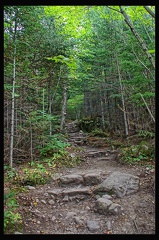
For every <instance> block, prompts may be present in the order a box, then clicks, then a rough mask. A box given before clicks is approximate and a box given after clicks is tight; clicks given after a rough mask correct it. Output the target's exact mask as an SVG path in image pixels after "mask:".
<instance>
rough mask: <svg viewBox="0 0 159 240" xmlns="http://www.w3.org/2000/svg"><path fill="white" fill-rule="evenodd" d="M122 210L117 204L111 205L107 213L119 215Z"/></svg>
mask: <svg viewBox="0 0 159 240" xmlns="http://www.w3.org/2000/svg"><path fill="white" fill-rule="evenodd" d="M123 210H124V209H123V207H122V206H121V205H119V204H117V203H112V204H111V205H110V207H109V209H108V211H109V213H111V214H113V215H118V214H121V213H122V212H123Z"/></svg>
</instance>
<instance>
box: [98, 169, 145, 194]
mask: <svg viewBox="0 0 159 240" xmlns="http://www.w3.org/2000/svg"><path fill="white" fill-rule="evenodd" d="M139 181H140V180H139V178H138V177H137V176H134V175H132V174H127V173H122V172H114V173H112V174H111V175H110V176H109V177H107V178H106V179H105V180H104V181H103V182H102V183H100V184H98V185H97V186H96V189H95V190H94V192H95V193H100V192H106V193H112V194H115V195H116V196H117V197H124V196H125V195H129V194H132V193H135V192H137V191H138V189H139Z"/></svg>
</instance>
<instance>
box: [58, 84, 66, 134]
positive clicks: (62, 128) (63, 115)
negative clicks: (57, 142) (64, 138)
mask: <svg viewBox="0 0 159 240" xmlns="http://www.w3.org/2000/svg"><path fill="white" fill-rule="evenodd" d="M66 107H67V82H66V80H64V88H63V105H62V113H61V114H62V116H61V125H60V131H64V129H65V120H66Z"/></svg>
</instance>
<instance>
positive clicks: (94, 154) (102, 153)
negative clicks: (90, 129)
mask: <svg viewBox="0 0 159 240" xmlns="http://www.w3.org/2000/svg"><path fill="white" fill-rule="evenodd" d="M85 154H86V156H87V157H101V156H105V155H106V151H90V152H87V153H85Z"/></svg>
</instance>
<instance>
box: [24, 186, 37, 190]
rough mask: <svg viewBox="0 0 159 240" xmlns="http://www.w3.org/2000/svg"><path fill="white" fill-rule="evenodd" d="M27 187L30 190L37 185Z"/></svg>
mask: <svg viewBox="0 0 159 240" xmlns="http://www.w3.org/2000/svg"><path fill="white" fill-rule="evenodd" d="M25 187H26V188H27V189H29V190H32V189H35V187H33V186H25Z"/></svg>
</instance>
